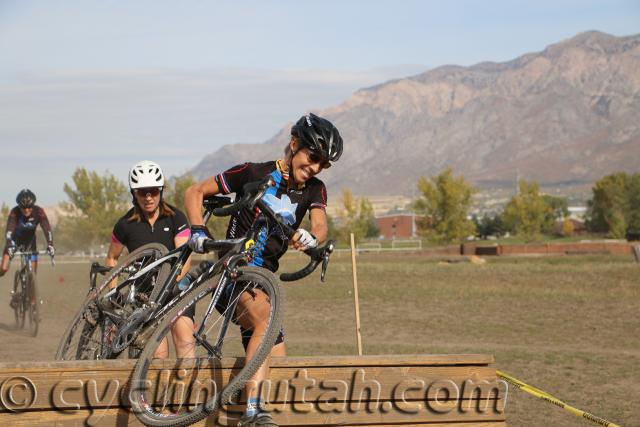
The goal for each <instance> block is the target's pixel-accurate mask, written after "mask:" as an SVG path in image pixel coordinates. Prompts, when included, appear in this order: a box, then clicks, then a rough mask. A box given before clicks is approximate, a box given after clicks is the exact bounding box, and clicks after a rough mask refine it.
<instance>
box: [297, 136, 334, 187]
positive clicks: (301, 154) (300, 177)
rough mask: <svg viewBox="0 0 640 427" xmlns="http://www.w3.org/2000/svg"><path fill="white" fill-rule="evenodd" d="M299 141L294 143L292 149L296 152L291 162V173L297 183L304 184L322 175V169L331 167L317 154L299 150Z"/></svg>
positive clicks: (304, 149)
mask: <svg viewBox="0 0 640 427" xmlns="http://www.w3.org/2000/svg"><path fill="white" fill-rule="evenodd" d="M297 148H298V147H297V141H294V143H293V146H292V149H293V150H294V151H295V152H296V155H295V156H293V160H292V161H291V173H292V174H293V178H294V179H295V181H296V182H298V183H300V184H302V183H304V182H306V181H307V180H308V179H309V178H311V177H312V176H315V175H317V174H319V173H320V171H321V170H322V169H326V168H328V167H330V166H331V164H330V163H329V162H327V161H326V160H324V159H323V158H321V157H320V156H318V155H317V154H316V153H314V152H312V151H310V150H308V149H306V148H303V149H300V150H297Z"/></svg>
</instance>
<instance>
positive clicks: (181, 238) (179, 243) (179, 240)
mask: <svg viewBox="0 0 640 427" xmlns="http://www.w3.org/2000/svg"><path fill="white" fill-rule="evenodd" d="M187 230H188V228H187ZM188 241H189V233H187V234H186V236H180V235H179V234H178V235H176V237H174V238H173V242H174V243H175V245H176V248H178V247H180V246H182V245H184V244H185V243H187V242H188ZM190 269H191V256H189V258H187V262H185V263H184V265H183V266H182V272H181V273H180V274H179V275H178V277H177V280H180V279H182V277H183V276H184V275H185V274H187V273H188V272H189V270H190Z"/></svg>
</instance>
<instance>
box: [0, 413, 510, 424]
mask: <svg viewBox="0 0 640 427" xmlns="http://www.w3.org/2000/svg"><path fill="white" fill-rule="evenodd" d="M274 420H275V421H276V422H277V423H278V424H279V425H280V426H281V427H287V426H300V425H308V426H312V425H341V426H375V427H391V426H397V425H402V426H403V427H418V426H421V427H422V426H429V427H506V422H505V421H504V420H486V421H469V422H465V421H452V422H442V421H436V422H434V421H419V420H413V421H411V422H410V424H407V423H402V424H399V423H393V422H388V421H387V422H383V423H378V424H376V423H375V422H376V421H378V420H379V418H368V417H365V418H363V419H361V421H356V420H352V419H351V417H350V415H345V416H344V418H342V419H340V418H338V417H334V418H333V419H328V418H322V417H304V416H300V417H299V419H297V420H293V422H295V423H297V424H287V420H290V418H286V417H280V416H278V415H276V416H274ZM334 421H335V422H334ZM0 422H4V423H7V424H9V425H11V426H12V427H31V426H61V427H75V426H77V427H81V426H82V427H85V426H87V425H90V426H95V427H114V426H115V427H128V426H131V427H140V426H143V424H142V423H140V421H138V419H137V418H136V417H135V415H133V414H132V413H131V412H129V411H127V410H125V409H116V408H114V409H103V410H97V411H93V412H91V411H89V410H83V411H75V412H73V413H65V414H61V413H56V412H49V411H35V412H29V413H25V414H10V415H0ZM225 422H226V420H225V419H221V418H220V417H219V418H216V417H209V418H208V419H206V420H202V421H200V422H198V423H195V424H193V425H194V426H198V427H212V426H217V425H229V426H231V425H236V424H237V423H236V422H235V421H233V422H229V423H228V424H223V423H225ZM300 422H301V424H300ZM331 422H334V423H333V424H331Z"/></svg>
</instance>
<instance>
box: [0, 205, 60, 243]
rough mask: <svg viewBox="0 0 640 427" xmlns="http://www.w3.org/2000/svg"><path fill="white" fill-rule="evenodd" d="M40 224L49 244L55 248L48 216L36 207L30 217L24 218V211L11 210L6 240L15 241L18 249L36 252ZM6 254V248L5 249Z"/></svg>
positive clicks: (16, 208)
mask: <svg viewBox="0 0 640 427" xmlns="http://www.w3.org/2000/svg"><path fill="white" fill-rule="evenodd" d="M38 224H40V227H42V231H43V232H44V234H45V236H46V238H47V244H48V245H49V246H53V235H52V234H51V225H50V224H49V219H47V214H46V213H45V212H44V209H42V208H41V207H40V206H37V205H34V206H33V210H32V211H31V215H30V216H28V217H27V216H24V215H23V214H22V210H21V209H20V208H19V207H18V206H16V207H14V208H13V209H11V212H10V213H9V219H8V220H7V232H6V239H7V243H8V242H9V241H14V242H15V243H16V245H17V246H18V247H21V248H23V249H26V250H31V251H35V250H36V227H37V226H38ZM5 252H6V247H5Z"/></svg>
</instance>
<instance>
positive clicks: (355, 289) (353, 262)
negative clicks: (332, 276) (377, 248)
mask: <svg viewBox="0 0 640 427" xmlns="http://www.w3.org/2000/svg"><path fill="white" fill-rule="evenodd" d="M351 268H352V269H353V300H354V303H355V306H356V339H357V340H358V356H362V336H361V335H360V303H359V300H358V273H357V269H356V244H355V238H354V237H353V233H351Z"/></svg>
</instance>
